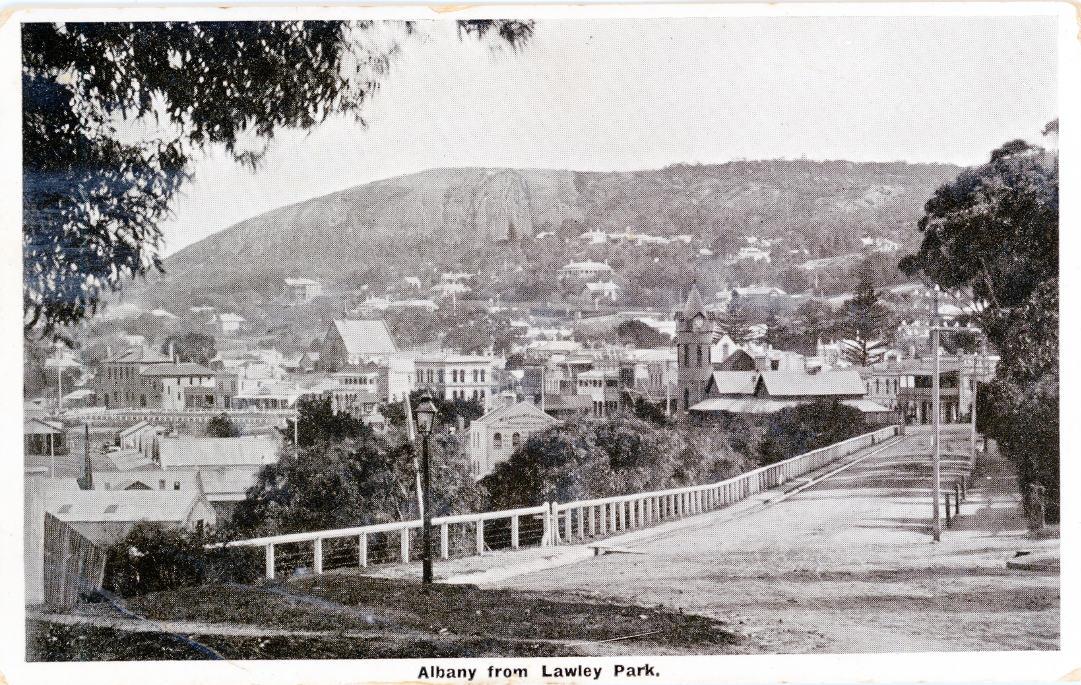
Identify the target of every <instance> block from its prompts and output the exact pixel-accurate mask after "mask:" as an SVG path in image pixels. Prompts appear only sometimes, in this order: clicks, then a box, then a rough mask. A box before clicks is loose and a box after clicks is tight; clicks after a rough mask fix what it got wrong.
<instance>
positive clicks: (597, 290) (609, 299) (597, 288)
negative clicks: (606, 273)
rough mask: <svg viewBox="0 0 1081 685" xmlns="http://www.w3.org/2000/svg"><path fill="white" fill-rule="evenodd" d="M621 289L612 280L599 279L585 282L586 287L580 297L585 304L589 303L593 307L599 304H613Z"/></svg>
mask: <svg viewBox="0 0 1081 685" xmlns="http://www.w3.org/2000/svg"><path fill="white" fill-rule="evenodd" d="M622 290H623V289H622V288H620V287H619V285H618V284H616V283H613V282H612V281H601V282H597V283H586V287H585V288H584V289H583V290H582V293H581V299H582V301H583V302H585V303H587V304H591V305H593V306H594V307H596V306H599V305H600V304H602V303H604V304H614V303H615V302H616V301H617V300H618V299H619V295H620V291H622Z"/></svg>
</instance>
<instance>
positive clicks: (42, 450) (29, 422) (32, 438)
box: [23, 416, 68, 457]
mask: <svg viewBox="0 0 1081 685" xmlns="http://www.w3.org/2000/svg"><path fill="white" fill-rule="evenodd" d="M23 449H24V450H25V453H26V454H27V455H29V456H37V457H48V456H54V455H60V454H67V453H68V441H67V432H66V431H65V430H64V424H63V422H61V421H57V420H54V419H46V418H43V417H32V416H28V417H26V418H24V419H23Z"/></svg>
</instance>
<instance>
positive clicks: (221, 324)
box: [210, 312, 246, 335]
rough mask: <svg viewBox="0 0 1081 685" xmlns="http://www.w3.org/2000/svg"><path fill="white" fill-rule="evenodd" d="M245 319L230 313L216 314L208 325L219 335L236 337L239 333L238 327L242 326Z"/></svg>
mask: <svg viewBox="0 0 1081 685" xmlns="http://www.w3.org/2000/svg"><path fill="white" fill-rule="evenodd" d="M245 321H246V319H245V318H244V317H243V316H241V315H239V314H233V313H231V312H226V313H224V314H218V315H217V316H215V317H214V318H213V319H211V321H210V325H211V326H212V327H213V328H214V331H215V332H216V333H220V334H221V335H236V334H237V333H239V332H240V327H241V326H242V325H243V324H244V322H245Z"/></svg>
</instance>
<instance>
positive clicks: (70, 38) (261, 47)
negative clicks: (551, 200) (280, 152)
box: [22, 20, 533, 337]
mask: <svg viewBox="0 0 1081 685" xmlns="http://www.w3.org/2000/svg"><path fill="white" fill-rule="evenodd" d="M532 29H533V27H532V24H531V23H529V22H517V21H506V20H491V21H489V20H482V21H470V22H464V23H461V24H459V32H460V34H461V35H463V36H471V37H475V38H483V37H485V36H490V37H491V38H492V39H493V40H495V41H499V42H504V43H509V44H510V45H511V46H512V47H517V46H519V45H521V44H522V43H523V42H524V41H525V40H527V39H528V38H529V36H530V35H531V33H532ZM22 31H23V33H22V41H23V42H22V49H23V53H22V54H23V70H22V91H23V92H22V96H23V108H24V109H23V210H24V217H25V219H24V221H25V223H24V232H23V261H24V264H23V270H24V290H23V302H24V321H23V326H24V330H25V331H26V332H28V333H29V332H31V331H35V330H36V331H38V333H39V334H40V335H41V336H43V337H48V336H53V335H56V334H57V332H58V328H62V327H64V326H67V325H71V324H76V323H78V322H79V321H81V320H83V319H84V318H86V317H87V316H89V315H92V314H93V313H94V312H95V311H96V308H97V306H98V304H99V302H100V299H101V297H102V296H103V295H104V294H106V293H108V292H110V291H116V290H118V289H119V288H120V287H121V285H122V284H123V283H124V282H125V281H126V280H128V279H131V278H136V277H143V276H145V275H147V274H148V273H150V272H151V271H154V270H160V269H161V268H162V263H161V258H160V255H159V248H160V243H161V232H160V228H159V225H160V223H161V221H162V220H163V219H165V218H166V217H167V215H168V212H169V208H170V203H171V201H172V199H173V197H174V196H175V195H176V193H177V191H178V190H179V189H180V188H181V187H182V185H183V184H184V182H185V181H187V180H188V179H189V163H190V162H191V161H192V160H193V159H194V157H195V156H196V155H197V154H199V153H200V152H202V151H204V150H206V149H207V148H209V147H220V148H223V149H224V150H226V151H227V152H228V153H229V154H231V155H232V156H233V157H234V158H235V159H236V160H237V161H239V162H241V163H245V164H248V165H251V166H253V167H254V166H255V165H256V164H257V163H258V161H259V159H260V157H261V155H262V154H263V152H264V151H265V149H266V145H267V143H268V141H269V140H270V139H271V138H272V137H273V136H274V134H275V132H276V131H278V130H280V129H282V128H300V129H307V128H311V127H312V126H315V125H317V124H319V123H320V122H322V121H324V120H326V119H327V118H328V117H331V116H337V115H350V116H355V117H356V118H357V120H358V122H361V123H363V120H362V119H361V110H362V108H363V107H364V105H365V104H366V103H367V102H368V100H369V99H370V98H371V96H372V94H373V92H374V91H375V90H376V89H377V88H378V87H379V84H380V82H381V81H382V80H383V79H384V78H385V76H386V75H387V73H388V70H389V68H390V65H391V62H392V59H393V57H394V55H395V54H396V53H397V52H398V51H399V50H400V49H401V47H402V42H403V41H404V40H405V39H406V38H408V37H409V36H410V35H411V34H412V33H413V32H414V26H413V24H412V23H409V22H371V21H363V22H344V21H295V22H294V21H289V22H280V21H278V22H275V21H266V22H202V23H190V22H141V23H130V22H124V23H119V22H118V23H93V24H91V23H84V24H79V23H67V24H48V23H37V24H24V25H23V27H22ZM144 125H145V127H144ZM143 128H145V129H147V130H150V131H152V133H151V134H149V135H146V136H144V137H143V138H142V139H140V138H139V136H137V135H134V134H135V133H137V132H138V131H139V130H141V129H143Z"/></svg>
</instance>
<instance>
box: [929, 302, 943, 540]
mask: <svg viewBox="0 0 1081 685" xmlns="http://www.w3.org/2000/svg"><path fill="white" fill-rule="evenodd" d="M938 328H939V321H938V286H937V285H935V299H934V309H933V311H932V314H931V349H932V352H933V354H934V355H935V366H934V376H933V379H932V384H931V395H932V412H933V414H934V432H933V434H932V437H931V472H932V473H931V497H932V504H931V516H932V518H933V522H932V532H933V535H934V540H935V542H938V541H940V540H941V539H942V519H941V518H940V512H939V499H941V497H942V493H941V488H942V483H941V477H942V452H941V444H940V439H939V431H940V430H941V426H940V423H941V420H942V407H941V402H942V399H941V397H940V390H941V388H940V386H939V382H940V378H939V375H940V371H941V369H940V368H939V353H938V348H939V344H938V336H939V330H938Z"/></svg>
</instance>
